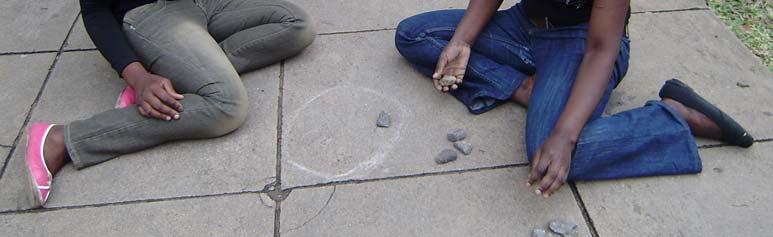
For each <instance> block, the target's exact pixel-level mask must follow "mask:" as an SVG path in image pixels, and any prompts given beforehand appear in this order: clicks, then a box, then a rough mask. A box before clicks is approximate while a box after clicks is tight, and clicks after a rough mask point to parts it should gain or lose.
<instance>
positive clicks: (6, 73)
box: [0, 53, 56, 146]
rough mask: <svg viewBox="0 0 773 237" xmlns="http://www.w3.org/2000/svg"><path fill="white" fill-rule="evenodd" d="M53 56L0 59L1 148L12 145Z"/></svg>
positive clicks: (28, 55)
mask: <svg viewBox="0 0 773 237" xmlns="http://www.w3.org/2000/svg"><path fill="white" fill-rule="evenodd" d="M54 56H56V54H54V53H46V54H24V55H7V56H0V95H2V96H0V106H1V107H0V110H2V111H3V113H0V121H3V122H2V123H0V144H1V145H6V146H9V145H13V140H14V139H16V135H17V134H18V133H19V129H21V126H22V123H24V119H26V116H27V112H29V110H30V106H31V105H32V102H33V101H35V97H36V96H37V95H38V91H39V90H40V87H41V86H42V85H43V81H44V80H45V79H46V75H47V74H48V69H49V68H50V67H51V63H52V62H53V61H54Z"/></svg>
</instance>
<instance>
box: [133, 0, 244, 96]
mask: <svg viewBox="0 0 773 237" xmlns="http://www.w3.org/2000/svg"><path fill="white" fill-rule="evenodd" d="M135 10H137V11H135ZM135 10H132V11H130V12H128V13H127V15H126V17H124V32H125V33H126V37H127V39H128V41H129V43H130V44H131V45H132V47H133V48H134V51H135V53H137V55H138V57H139V58H140V60H141V61H142V63H143V64H144V66H145V67H146V68H147V69H148V70H150V71H152V72H153V73H155V74H158V75H161V76H164V77H166V78H169V79H170V80H171V81H172V83H173V84H174V87H175V89H176V90H177V91H178V92H182V93H196V94H212V93H216V92H220V91H223V90H227V89H232V88H226V87H236V86H240V85H241V82H240V81H239V76H238V74H237V73H236V71H235V70H234V68H233V66H232V65H231V64H230V62H229V61H228V58H227V57H226V55H225V54H224V53H223V51H222V49H221V48H220V46H219V45H218V43H217V42H216V41H215V40H214V39H213V38H212V37H211V36H210V35H209V33H208V32H207V29H206V16H205V15H204V13H203V12H202V11H201V9H200V8H198V7H196V6H195V5H194V4H192V3H189V2H188V1H159V2H157V3H155V4H150V5H146V6H143V7H141V8H137V9H135Z"/></svg>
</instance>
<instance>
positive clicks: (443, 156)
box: [435, 149, 456, 165]
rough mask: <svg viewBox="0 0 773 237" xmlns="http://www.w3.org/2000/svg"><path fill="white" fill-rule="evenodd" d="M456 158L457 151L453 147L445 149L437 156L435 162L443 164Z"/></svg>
mask: <svg viewBox="0 0 773 237" xmlns="http://www.w3.org/2000/svg"><path fill="white" fill-rule="evenodd" d="M455 160H456V152H455V151H454V150H451V149H445V150H443V151H441V152H440V154H438V155H437V156H435V163H437V164H439V165H442V164H445V163H448V162H451V161H455Z"/></svg>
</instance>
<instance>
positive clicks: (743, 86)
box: [735, 82, 749, 88]
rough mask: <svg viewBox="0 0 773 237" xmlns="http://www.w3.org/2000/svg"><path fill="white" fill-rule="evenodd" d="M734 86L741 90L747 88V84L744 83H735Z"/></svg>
mask: <svg viewBox="0 0 773 237" xmlns="http://www.w3.org/2000/svg"><path fill="white" fill-rule="evenodd" d="M735 85H736V86H738V87H741V88H748V87H749V84H746V83H743V82H738V83H735Z"/></svg>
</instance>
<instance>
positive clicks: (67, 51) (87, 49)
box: [64, 48, 98, 53]
mask: <svg viewBox="0 0 773 237" xmlns="http://www.w3.org/2000/svg"><path fill="white" fill-rule="evenodd" d="M97 50H98V49H97V48H85V49H65V50H64V52H65V53H69V52H84V51H86V52H88V51H97Z"/></svg>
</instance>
